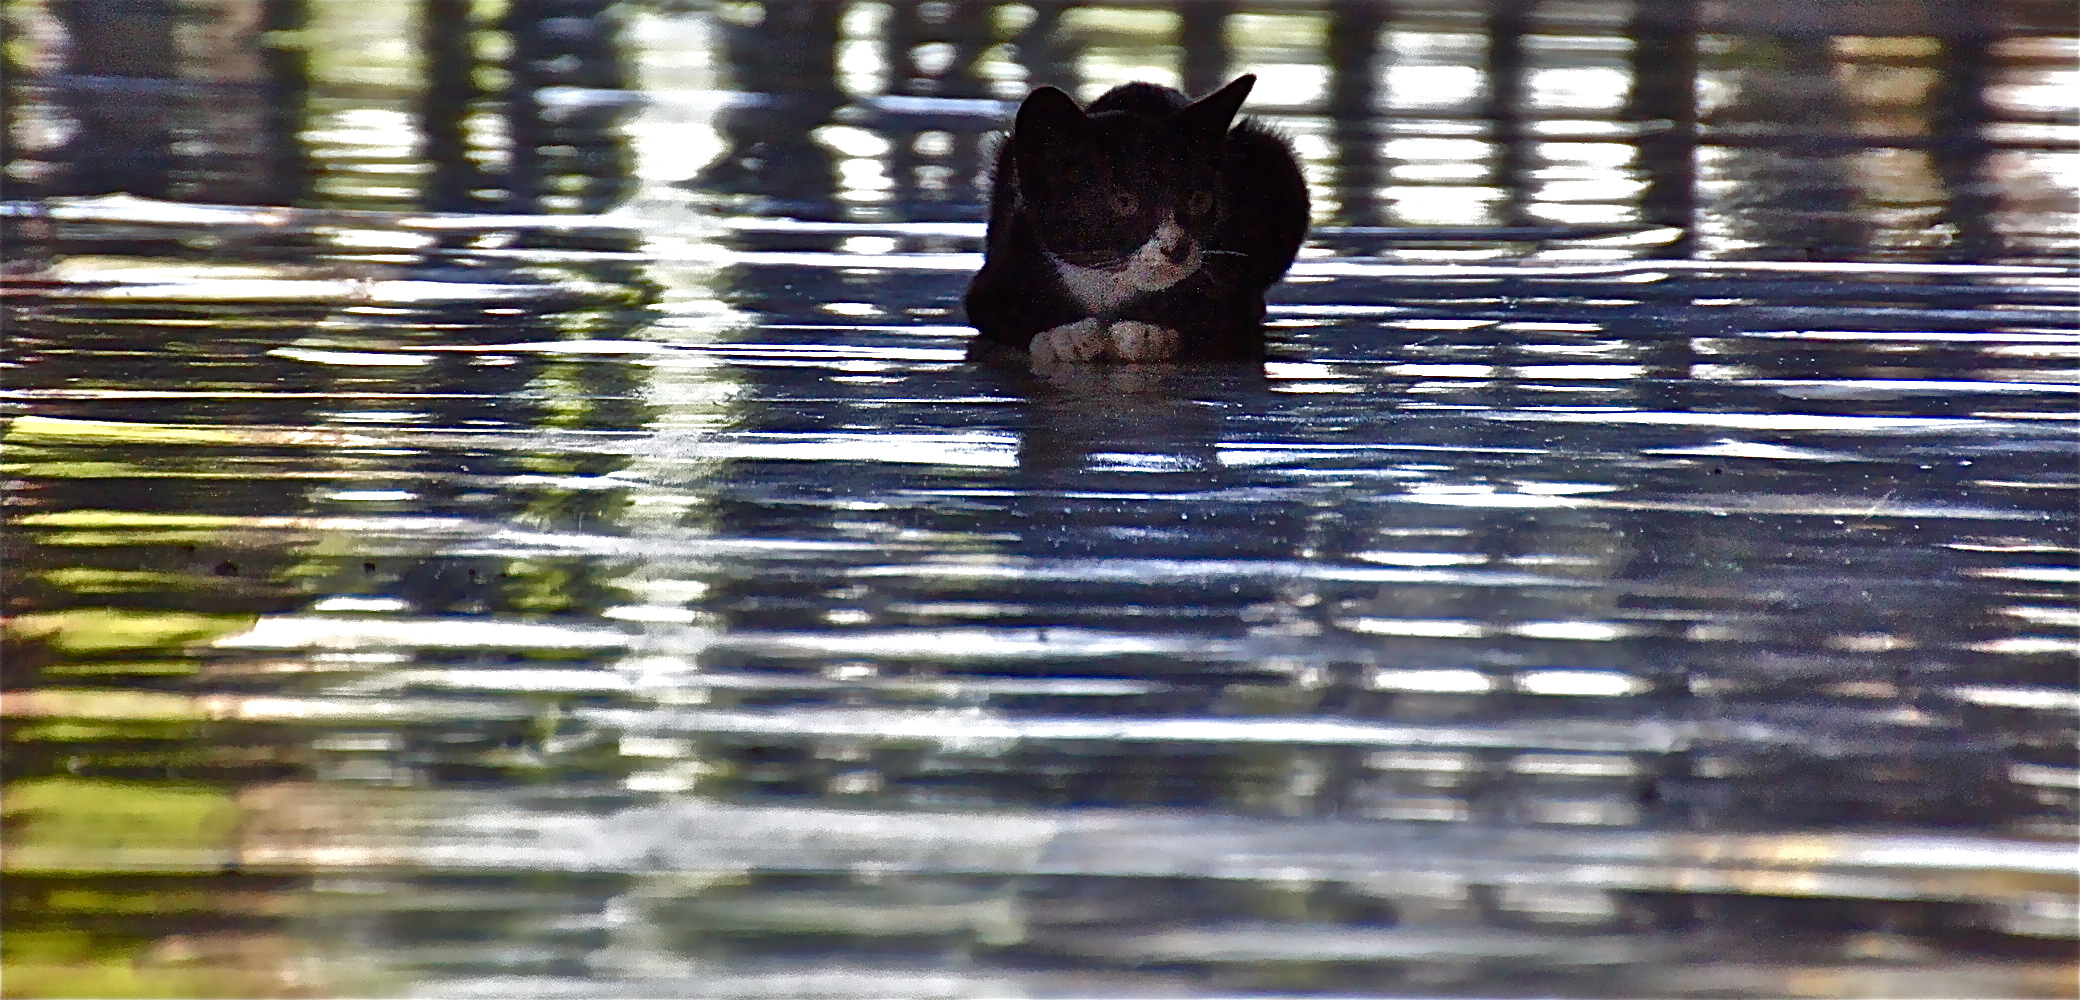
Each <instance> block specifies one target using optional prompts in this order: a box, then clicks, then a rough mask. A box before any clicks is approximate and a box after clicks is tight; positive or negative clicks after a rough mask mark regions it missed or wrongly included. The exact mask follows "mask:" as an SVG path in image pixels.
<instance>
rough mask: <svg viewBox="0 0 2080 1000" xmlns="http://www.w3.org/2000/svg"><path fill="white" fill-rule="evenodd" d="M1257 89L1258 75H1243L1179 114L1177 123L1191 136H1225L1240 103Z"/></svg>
mask: <svg viewBox="0 0 2080 1000" xmlns="http://www.w3.org/2000/svg"><path fill="white" fill-rule="evenodd" d="M1256 85H1257V75H1256V74H1255V73H1244V74H1242V75H1241V76H1238V77H1236V78H1235V79H1234V81H1233V82H1231V83H1229V84H1228V85H1227V86H1225V87H1222V88H1221V89H1219V90H1216V91H1214V92H1213V93H1211V94H1208V95H1206V96H1205V97H1202V98H1199V99H1198V100H1197V101H1194V102H1192V103H1191V105H1189V106H1188V107H1186V108H1185V109H1184V110H1182V111H1179V112H1178V113H1177V123H1178V124H1179V125H1181V126H1183V127H1184V128H1185V129H1186V130H1188V131H1191V132H1197V133H1200V134H1206V133H1211V134H1212V135H1214V136H1223V135H1227V134H1228V127H1229V126H1231V125H1233V124H1234V123H1235V113H1236V112H1238V111H1240V110H1242V102H1243V100H1244V99H1245V98H1247V97H1249V91H1250V88H1251V87H1254V86H1256Z"/></svg>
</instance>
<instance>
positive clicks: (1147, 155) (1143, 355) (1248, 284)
mask: <svg viewBox="0 0 2080 1000" xmlns="http://www.w3.org/2000/svg"><path fill="white" fill-rule="evenodd" d="M1253 83H1254V78H1253V77H1243V78H1241V79H1238V80H1237V81H1235V82H1234V83H1232V84H1230V85H1229V86H1227V87H1224V88H1222V89H1221V91H1218V92H1216V93H1215V94H1214V95H1211V96H1209V97H1207V98H1205V99H1203V100H1202V101H1200V102H1198V103H1196V104H1195V103H1194V102H1192V101H1191V100H1190V99H1188V98H1187V97H1185V95H1183V94H1181V93H1179V92H1177V91H1175V90H1172V89H1170V88H1168V87H1159V86H1156V85H1154V84H1147V83H1132V84H1127V85H1125V86H1122V87H1116V88H1114V89H1112V90H1111V91H1109V92H1107V93H1106V94H1105V95H1104V96H1102V97H1100V98H1098V99H1097V100H1096V101H1093V102H1091V104H1090V106H1089V107H1088V108H1086V109H1083V110H1082V111H1081V112H1080V113H1079V112H1077V110H1076V109H1075V105H1074V103H1073V102H1072V101H1070V100H1069V99H1068V98H1067V97H1066V95H1063V94H1061V92H1060V91H1055V90H1053V89H1052V88H1042V89H1041V90H1038V91H1035V92H1034V93H1033V94H1032V95H1031V96H1029V97H1028V98H1027V99H1026V102H1025V104H1024V105H1022V106H1021V107H1020V109H1019V117H1018V124H1017V125H1016V126H1015V127H1014V129H1013V131H1012V134H1011V136H1010V137H1008V138H1007V139H1006V140H1005V141H1004V142H1003V144H1002V145H1001V146H1000V148H999V149H998V151H997V161H996V170H995V175H994V176H995V185H994V188H993V191H992V193H991V198H990V221H989V236H988V244H987V248H986V256H985V260H984V263H983V266H982V270H981V271H980V272H979V273H977V274H976V276H975V280H974V283H973V284H972V285H970V286H969V289H968V294H967V298H966V299H965V305H966V307H967V313H968V321H969V322H970V323H972V324H973V325H974V326H975V328H976V331H977V336H976V338H975V340H974V341H973V343H972V344H971V345H970V350H969V356H970V357H974V358H980V359H985V360H999V359H1007V358H1009V359H1026V360H1030V361H1031V362H1032V363H1033V364H1034V365H1035V366H1036V367H1043V366H1047V365H1053V364H1063V363H1083V362H1106V361H1114V362H1117V361H1249V360H1257V359H1261V358H1262V357H1263V354H1264V329H1263V323H1264V291H1265V289H1267V288H1269V287H1270V286H1271V285H1273V284H1275V283H1276V282H1277V281H1278V280H1279V278H1280V277H1282V276H1283V275H1284V274H1285V272H1286V269H1287V268H1289V267H1291V266H1292V262H1293V256H1294V254H1296V253H1297V252H1298V251H1299V247H1300V242H1301V240H1302V239H1303V238H1305V236H1306V233H1307V186H1306V183H1305V182H1304V181H1303V180H1302V179H1301V176H1300V168H1299V166H1298V164H1297V163H1296V162H1295V160H1294V158H1293V154H1292V151H1291V149H1290V148H1289V147H1288V146H1287V145H1286V143H1285V141H1284V140H1283V139H1281V138H1279V137H1278V136H1277V135H1275V134H1274V133H1272V132H1271V131H1269V130H1268V129H1265V128H1264V127H1262V126H1260V125H1258V124H1256V123H1254V122H1252V121H1249V120H1247V119H1241V120H1234V119H1233V118H1232V115H1233V114H1234V109H1235V108H1236V107H1239V105H1240V104H1241V101H1242V98H1243V97H1244V96H1246V95H1247V93H1248V90H1249V87H1250V86H1251V84H1253ZM1085 116H1087V117H1085ZM1079 119H1080V121H1079ZM1231 120H1232V121H1234V124H1233V127H1232V128H1229V127H1228V125H1229V122H1230V121H1231ZM1120 190H1124V191H1126V192H1129V193H1130V196H1129V200H1130V201H1131V203H1132V204H1133V207H1134V209H1135V211H1133V212H1126V211H1123V210H1121V209H1120V207H1119V203H1118V202H1116V201H1115V200H1114V199H1115V198H1116V197H1118V196H1117V195H1116V194H1115V192H1117V191H1120ZM1196 192H1204V193H1205V194H1206V195H1207V196H1209V198H1210V207H1209V210H1208V211H1206V212H1203V213H1196V214H1195V213H1194V212H1192V211H1191V209H1192V208H1193V195H1194V194H1195V193H1196ZM1200 204H1208V203H1207V202H1201V203H1200ZM1166 220H1167V222H1168V223H1169V228H1167V229H1164V228H1160V227H1161V225H1162V224H1163V223H1164V222H1165V221H1166ZM1166 251H1167V253H1166ZM1192 263H1196V267H1190V268H1187V265H1189V264H1192ZM1187 270H1188V273H1184V274H1183V276H1182V277H1181V278H1177V279H1175V280H1174V283H1168V284H1165V282H1166V281H1169V280H1171V278H1172V275H1174V274H1176V273H1178V272H1179V271H1187ZM1157 286H1160V287H1157Z"/></svg>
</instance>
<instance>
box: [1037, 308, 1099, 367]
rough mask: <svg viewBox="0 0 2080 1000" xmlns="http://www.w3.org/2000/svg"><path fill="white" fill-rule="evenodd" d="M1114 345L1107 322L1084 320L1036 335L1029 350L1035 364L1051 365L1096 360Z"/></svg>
mask: <svg viewBox="0 0 2080 1000" xmlns="http://www.w3.org/2000/svg"><path fill="white" fill-rule="evenodd" d="M1111 347H1112V338H1110V337H1108V336H1106V335H1105V325H1104V324H1102V323H1100V322H1098V321H1097V320H1096V319H1081V320H1077V321H1076V322H1074V323H1064V324H1062V325H1061V326H1058V327H1055V328H1054V329H1052V330H1044V331H1042V332H1040V333H1038V334H1036V335H1034V337H1033V343H1032V345H1031V346H1030V347H1027V348H1026V353H1028V354H1030V355H1032V357H1033V364H1034V365H1035V366H1048V365H1058V364H1075V363H1079V362H1085V361H1096V360H1098V359H1099V358H1102V357H1104V356H1105V352H1106V351H1107V350H1108V349H1110V348H1111Z"/></svg>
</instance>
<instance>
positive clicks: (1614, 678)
mask: <svg viewBox="0 0 2080 1000" xmlns="http://www.w3.org/2000/svg"><path fill="white" fill-rule="evenodd" d="M1516 682H1517V690H1519V691H1522V692H1524V693H1525V694H1539V695H1551V696H1557V697H1573V698H1615V697H1624V696H1627V695H1636V694H1644V693H1645V692H1646V691H1647V690H1648V688H1649V685H1648V684H1647V682H1646V681H1643V680H1641V679H1639V678H1637V677H1634V676H1632V675H1631V674H1625V673H1620V672H1618V671H1615V670H1526V671H1524V672H1523V673H1520V674H1518V675H1517V678H1516Z"/></svg>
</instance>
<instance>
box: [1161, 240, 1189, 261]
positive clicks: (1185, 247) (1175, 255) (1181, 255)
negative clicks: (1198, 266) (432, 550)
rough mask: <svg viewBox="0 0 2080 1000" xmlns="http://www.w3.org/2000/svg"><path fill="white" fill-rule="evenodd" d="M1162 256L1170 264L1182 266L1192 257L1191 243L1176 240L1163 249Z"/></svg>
mask: <svg viewBox="0 0 2080 1000" xmlns="http://www.w3.org/2000/svg"><path fill="white" fill-rule="evenodd" d="M1163 256H1165V257H1167V258H1169V259H1170V263H1172V264H1182V263H1184V262H1185V261H1186V260H1187V259H1188V258H1190V257H1191V256H1192V241H1191V240H1178V241H1177V242H1175V243H1171V244H1168V245H1166V246H1164V247H1163Z"/></svg>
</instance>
